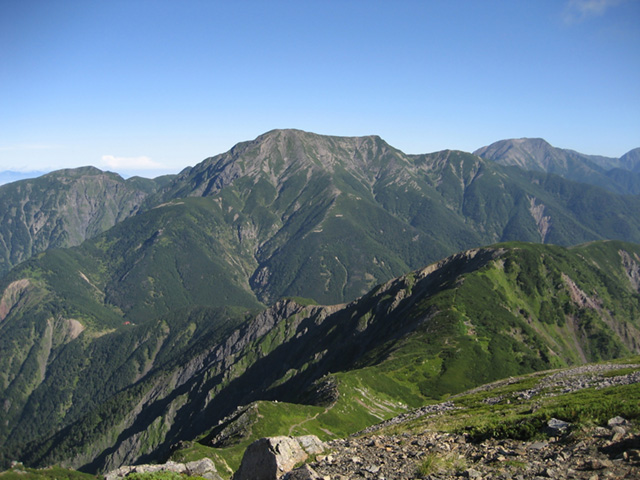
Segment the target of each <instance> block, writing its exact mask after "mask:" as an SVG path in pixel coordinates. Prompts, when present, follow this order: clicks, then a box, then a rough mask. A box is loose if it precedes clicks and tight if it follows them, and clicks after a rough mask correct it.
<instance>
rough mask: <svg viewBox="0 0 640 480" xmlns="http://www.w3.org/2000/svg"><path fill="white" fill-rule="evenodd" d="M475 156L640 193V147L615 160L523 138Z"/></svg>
mask: <svg viewBox="0 0 640 480" xmlns="http://www.w3.org/2000/svg"><path fill="white" fill-rule="evenodd" d="M473 153H474V154H475V155H478V156H480V157H482V158H486V159H488V160H493V161H495V162H497V163H499V164H500V165H515V166H518V167H521V168H523V169H525V170H531V171H540V172H546V173H554V174H556V175H560V176H561V177H564V178H567V179H569V180H573V181H576V182H582V183H587V184H590V185H596V186H599V187H602V188H606V189H607V190H610V191H612V192H615V193H622V194H631V195H637V194H639V193H640V148H636V149H633V150H631V151H629V152H627V153H626V154H624V155H623V156H622V157H620V158H611V157H603V156H598V155H585V154H583V153H578V152H576V151H574V150H567V149H563V148H556V147H553V146H551V145H550V144H549V143H548V142H546V141H545V140H543V139H542V138H520V139H511V140H502V141H499V142H495V143H492V144H491V145H489V146H486V147H482V148H480V149H478V150H476V151H475V152H473Z"/></svg>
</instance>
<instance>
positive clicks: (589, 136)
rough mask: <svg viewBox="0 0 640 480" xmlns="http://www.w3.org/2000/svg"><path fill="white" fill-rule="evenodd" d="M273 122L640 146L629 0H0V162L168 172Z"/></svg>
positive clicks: (467, 144) (425, 147) (432, 140)
mask: <svg viewBox="0 0 640 480" xmlns="http://www.w3.org/2000/svg"><path fill="white" fill-rule="evenodd" d="M274 128H298V129H302V130H307V131H312V132H316V133H321V134H328V135H344V136H352V135H369V134H376V135H380V136H381V137H382V138H384V139H385V140H386V141H387V142H389V143H390V144H391V145H393V146H395V147H397V148H399V149H401V150H403V151H404V152H406V153H427V152H433V151H437V150H443V149H447V148H451V149H460V150H465V151H473V150H475V149H477V148H479V147H481V146H484V145H488V144H490V143H492V142H494V141H497V140H501V139H505V138H519V137H542V138H545V139H546V140H547V141H549V142H550V143H551V144H552V145H554V146H557V147H562V148H571V149H574V150H578V151H580V152H583V153H589V154H598V155H606V156H613V157H618V156H621V155H622V154H624V153H626V152H627V151H629V150H631V149H632V148H635V147H639V146H640V0H530V1H520V0H505V1H491V0H482V1H480V0H474V1H458V0H447V1H445V0H442V1H436V0H423V1H403V0H389V1H375V0H370V1H365V0H359V1H358V0H341V1H338V0H336V1H333V0H295V1H294V0H291V1H279V0H263V1H253V0H235V1H231V0H229V1H194V0H171V1H169V0H153V1H151V0H149V1H147V0H104V1H98V0H95V1H90V0H77V1H72V0H0V170H41V171H42V170H51V169H58V168H65V167H77V166H81V165H95V166H97V167H99V168H101V169H105V170H112V171H118V172H121V173H123V174H125V175H130V174H132V173H142V174H144V175H145V176H151V177H152V176H156V175H158V174H161V173H165V172H178V171H179V170H181V169H182V168H184V167H186V166H191V165H195V164H196V163H198V162H200V161H201V160H203V159H204V158H206V157H209V156H212V155H215V154H218V153H222V152H224V151H226V150H228V149H230V148H231V147H232V146H233V145H234V144H236V143H237V142H240V141H244V140H251V139H253V138H255V137H257V136H258V135H260V134H262V133H264V132H266V131H268V130H272V129H274Z"/></svg>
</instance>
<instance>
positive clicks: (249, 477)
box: [233, 435, 326, 480]
mask: <svg viewBox="0 0 640 480" xmlns="http://www.w3.org/2000/svg"><path fill="white" fill-rule="evenodd" d="M325 449H326V446H325V444H324V443H323V442H321V441H320V440H319V439H318V437H316V436H315V435H305V436H303V437H284V436H281V437H268V438H261V439H260V440H256V441H255V442H253V443H252V444H251V445H249V447H247V450H246V451H245V453H244V457H242V463H241V464H240V468H239V469H238V471H237V472H236V473H235V474H234V476H233V480H276V479H278V478H280V477H282V476H283V475H285V474H286V473H287V472H289V471H291V470H292V469H293V468H294V467H295V466H296V465H297V464H300V463H301V462H304V461H305V460H307V459H308V458H309V455H317V454H319V453H322V452H323V451H324V450H325ZM301 478H302V477H301ZM309 478H313V477H309Z"/></svg>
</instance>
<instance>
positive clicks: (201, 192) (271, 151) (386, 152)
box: [168, 129, 410, 197]
mask: <svg viewBox="0 0 640 480" xmlns="http://www.w3.org/2000/svg"><path fill="white" fill-rule="evenodd" d="M408 163H410V162H409V161H408V159H407V158H406V156H405V155H404V154H403V153H402V152H400V151H399V150H396V149H395V148H393V147H391V146H390V145H389V144H387V143H386V142H385V141H384V140H382V139H381V138H380V137H379V136H376V135H370V136H363V137H337V136H329V135H319V134H316V133H311V132H305V131H303V130H296V129H276V130H271V131H269V132H266V133H264V134H262V135H260V136H258V137H257V138H255V139H254V140H251V141H247V142H241V143H238V144H237V145H235V146H234V147H233V148H231V150H229V151H228V152H225V153H222V154H219V155H216V156H214V157H210V158H207V159H206V160H204V161H203V162H201V163H199V164H198V165H196V166H195V167H193V168H190V169H187V170H185V171H183V172H182V173H181V174H180V175H179V176H178V177H177V178H176V180H175V182H174V188H173V189H171V190H170V191H168V195H169V196H171V197H176V196H209V195H214V194H216V193H217V192H219V191H220V190H221V189H222V188H224V187H225V186H226V185H229V184H231V183H232V182H234V181H235V180H236V179H238V178H241V177H248V178H252V179H253V180H254V181H257V180H258V179H259V178H265V179H267V180H268V181H269V183H271V185H273V186H274V187H280V186H282V185H283V183H284V182H286V181H287V180H288V179H290V178H291V177H292V176H294V175H297V174H299V173H301V172H306V173H305V174H304V175H305V176H306V177H307V178H308V177H310V176H311V175H312V174H318V173H319V174H320V175H323V174H324V175H326V174H328V175H333V174H334V173H335V172H336V171H337V170H341V171H342V170H345V171H348V172H351V173H352V174H355V175H356V176H358V177H359V178H361V179H362V180H363V181H365V183H370V181H371V180H372V179H373V178H375V177H376V176H378V175H380V172H381V171H390V170H396V169H397V168H398V167H399V166H400V164H403V165H407V164H408Z"/></svg>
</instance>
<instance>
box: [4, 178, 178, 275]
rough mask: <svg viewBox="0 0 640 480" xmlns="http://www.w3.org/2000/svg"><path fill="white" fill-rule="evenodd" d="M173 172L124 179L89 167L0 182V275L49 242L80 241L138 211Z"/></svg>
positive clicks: (57, 244) (67, 243) (69, 243)
mask: <svg viewBox="0 0 640 480" xmlns="http://www.w3.org/2000/svg"><path fill="white" fill-rule="evenodd" d="M169 179H170V177H159V178H156V179H154V180H148V179H144V178H139V177H133V178H130V179H128V180H123V179H122V178H121V177H120V176H119V175H117V174H115V173H109V172H102V171H100V170H98V169H97V168H93V167H84V168H76V169H69V170H59V171H57V172H53V173H49V174H46V175H43V176H41V177H38V178H34V179H29V180H22V181H19V182H13V183H9V184H7V185H3V186H1V187H0V276H1V275H2V274H4V273H6V272H7V271H8V270H9V269H10V268H11V267H12V266H14V265H16V264H18V263H20V262H21V261H23V260H25V259H27V258H29V257H31V256H32V255H35V254H37V253H40V252H42V251H44V250H47V249H48V248H60V247H70V246H74V245H79V244H80V243H82V242H83V241H84V240H85V239H87V238H91V237H93V236H95V235H97V234H99V233H101V232H104V231H105V230H107V229H109V228H111V227H112V226H113V225H115V224H116V223H118V222H120V221H122V220H123V219H125V218H127V217H129V216H131V215H134V214H135V213H136V212H137V211H138V210H139V208H140V205H141V203H142V201H143V200H144V198H145V197H146V196H147V195H149V194H151V193H153V192H155V191H156V190H157V189H158V187H160V186H162V185H164V184H165V183H166V182H168V181H169Z"/></svg>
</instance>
